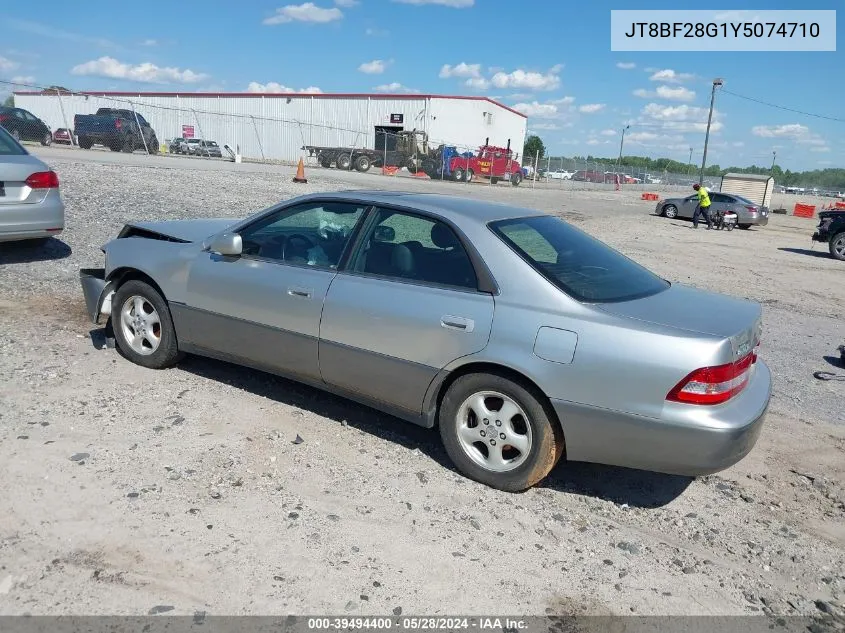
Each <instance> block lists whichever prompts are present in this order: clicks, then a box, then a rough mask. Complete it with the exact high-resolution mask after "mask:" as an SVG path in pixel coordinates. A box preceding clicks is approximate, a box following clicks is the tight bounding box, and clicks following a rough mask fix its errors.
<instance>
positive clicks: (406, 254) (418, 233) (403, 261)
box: [350, 209, 478, 290]
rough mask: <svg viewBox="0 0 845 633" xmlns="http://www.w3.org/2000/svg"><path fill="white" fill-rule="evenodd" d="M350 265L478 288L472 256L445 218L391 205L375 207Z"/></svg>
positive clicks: (365, 270) (366, 270)
mask: <svg viewBox="0 0 845 633" xmlns="http://www.w3.org/2000/svg"><path fill="white" fill-rule="evenodd" d="M377 214H378V217H377V219H376V222H375V224H374V225H373V226H372V227H371V228H370V229H369V231H368V233H367V235H365V236H364V239H363V240H362V244H363V247H362V249H361V251H360V252H359V253H358V255H357V256H356V258H355V261H354V262H353V263H352V265H351V267H350V268H351V269H352V270H354V271H355V272H359V273H365V274H367V273H368V274H371V275H378V276H382V277H391V278H395V279H403V280H408V281H416V282H420V283H430V284H437V285H442V286H452V287H457V288H465V289H473V290H475V289H477V288H478V279H477V277H476V274H475V268H474V267H473V265H472V260H471V259H470V257H469V255H468V254H467V252H466V249H464V247H463V245H462V244H461V241H460V240H459V239H458V236H457V235H456V234H455V232H454V231H453V230H452V229H451V228H450V227H449V226H448V225H447V224H445V223H444V222H441V221H439V220H436V219H434V218H429V217H425V216H421V215H416V214H413V213H406V212H402V211H396V210H393V209H378V211H377Z"/></svg>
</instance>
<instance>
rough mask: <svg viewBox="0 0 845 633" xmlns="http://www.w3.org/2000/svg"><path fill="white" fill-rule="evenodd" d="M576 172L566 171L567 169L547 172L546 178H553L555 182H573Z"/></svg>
mask: <svg viewBox="0 0 845 633" xmlns="http://www.w3.org/2000/svg"><path fill="white" fill-rule="evenodd" d="M574 173H575V172H574V171H566V170H565V169H556V170H555V171H547V172H546V178H553V179H555V180H572V175H573V174H574Z"/></svg>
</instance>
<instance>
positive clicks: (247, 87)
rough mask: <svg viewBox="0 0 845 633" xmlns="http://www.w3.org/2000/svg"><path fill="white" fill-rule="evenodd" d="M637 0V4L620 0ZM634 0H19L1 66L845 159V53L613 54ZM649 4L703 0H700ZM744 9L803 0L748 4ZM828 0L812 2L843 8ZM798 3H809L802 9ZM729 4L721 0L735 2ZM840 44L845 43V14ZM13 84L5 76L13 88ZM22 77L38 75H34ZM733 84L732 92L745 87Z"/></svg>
mask: <svg viewBox="0 0 845 633" xmlns="http://www.w3.org/2000/svg"><path fill="white" fill-rule="evenodd" d="M619 4H621V3H619ZM619 4H611V3H604V2H601V1H600V0H593V1H592V2H572V1H567V2H563V1H560V0H558V1H556V2H542V3H540V2H534V1H531V0H525V1H524V2H517V1H514V0H511V1H505V0H314V1H313V2H305V3H300V2H299V0H292V1H291V3H290V4H285V3H284V2H279V1H278V0H275V1H272V0H248V1H246V2H232V1H231V0H184V1H182V2H173V1H172V0H171V1H169V2H164V1H161V0H147V1H146V2H134V3H131V2H126V3H118V4H115V3H114V2H103V1H101V0H85V2H66V1H65V0H42V1H41V2H40V3H39V4H38V5H37V6H38V10H37V11H33V10H32V5H27V4H26V3H13V4H10V5H9V6H6V7H4V9H3V21H4V23H3V26H2V31H3V34H2V37H0V79H2V80H6V81H16V82H21V83H25V84H33V85H38V86H48V85H62V86H65V87H67V88H69V89H72V90H79V91H86V90H112V91H123V90H132V91H136V90H138V91H168V92H176V91H179V92H183V91H190V92H193V91H205V92H247V91H249V92H291V91H293V92H318V91H319V92H324V93H332V92H366V93H369V92H373V93H375V92H379V93H412V92H420V93H426V94H450V95H481V96H487V97H490V98H493V99H496V100H498V101H500V102H502V103H504V104H506V105H509V106H511V107H514V108H515V109H517V110H519V111H521V112H523V113H525V114H526V115H528V130H529V133H535V134H538V135H539V136H540V137H541V138H542V139H543V141H544V143H545V145H546V146H547V149H548V153H549V154H551V155H566V156H574V155H581V156H586V155H592V156H603V157H615V156H616V155H617V154H618V153H619V145H620V138H621V131H622V129H623V127H624V126H626V125H630V127H629V128H628V129H627V130H626V132H625V139H624V154H626V155H641V156H652V157H670V158H674V159H676V160H678V161H680V162H683V163H686V162H687V161H688V160H689V156H690V148H692V160H693V163H696V164H698V163H700V161H701V153H702V149H703V145H704V130H705V126H706V121H707V111H708V107H709V101H710V90H711V85H712V80H713V78H715V77H719V78H721V79H723V81H724V90H720V91H718V92H717V94H716V104H715V112H714V119H713V124H712V127H711V137H710V144H709V148H708V161H707V162H708V164H720V165H721V166H723V167H726V166H729V165H733V166H746V165H751V164H757V165H763V166H769V165H771V162H772V159H773V152H776V156H774V158H775V159H776V162H777V164H778V165H780V166H781V167H782V168H784V169H792V170H810V169H823V168H827V167H842V168H845V122H842V121H831V120H826V119H823V118H819V117H813V116H808V115H807V114H802V113H798V112H791V111H788V110H783V109H778V108H774V107H770V106H767V105H762V104H759V103H755V102H752V101H749V100H747V99H743V98H740V97H738V96H735V95H742V96H745V97H751V98H754V99H757V100H760V101H765V102H768V103H770V104H775V105H779V106H782V107H784V108H791V109H793V110H798V111H801V112H803V113H809V114H815V115H820V116H827V117H832V118H839V119H845V79H843V78H845V74H843V68H845V64H843V61H845V53H843V52H842V51H841V48H840V51H838V52H709V51H708V52H627V53H625V52H613V51H611V46H610V10H611V9H613V8H626V9H630V6H624V5H623V6H619ZM642 4H643V5H645V6H643V7H642V8H644V9H701V8H708V7H706V5H705V6H704V7H702V5H701V3H700V2H697V3H692V2H687V1H685V0H673V1H672V2H661V1H656V2H654V1H653V2H648V3H642ZM723 4H725V5H728V4H734V6H733V7H732V8H731V10H732V11H736V10H738V9H744V10H749V11H751V10H755V9H756V10H762V9H766V10H771V9H795V8H796V6H797V5H800V4H802V3H794V2H793V3H786V2H783V1H782V0H766V1H764V2H759V1H756V0H754V1H746V2H742V3H738V2H735V3H723ZM842 6H843V5H842V3H841V0H819V1H816V2H814V3H813V7H812V8H813V9H836V8H839V7H842ZM797 8H800V6H799V7H797ZM720 10H725V7H723V6H720V5H719V4H716V5H714V7H713V13H714V15H716V14H718V13H719V12H720ZM839 13H840V15H839V16H838V17H840V21H838V23H837V36H838V37H837V39H838V41H839V42H840V44H839V46H840V47H842V46H845V38H843V37H842V35H843V26H842V22H845V19H842V17H843V15H845V11H840V12H839ZM9 89H10V87H8V86H2V85H0V92H2V91H4V90H5V91H7V92H8V90H9ZM16 89H19V90H22V89H25V88H23V87H18V88H16ZM728 91H729V92H730V93H732V94H728Z"/></svg>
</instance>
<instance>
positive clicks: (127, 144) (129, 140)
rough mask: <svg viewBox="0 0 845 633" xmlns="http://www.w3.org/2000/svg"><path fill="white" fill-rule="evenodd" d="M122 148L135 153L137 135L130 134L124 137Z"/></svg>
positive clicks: (128, 152)
mask: <svg viewBox="0 0 845 633" xmlns="http://www.w3.org/2000/svg"><path fill="white" fill-rule="evenodd" d="M121 150H122V151H124V152H126V153H127V154H131V153H133V152H134V151H135V137H134V136H131V135H130V136H127V137H126V138H125V139H123V147H122V148H121Z"/></svg>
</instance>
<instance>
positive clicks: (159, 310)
mask: <svg viewBox="0 0 845 633" xmlns="http://www.w3.org/2000/svg"><path fill="white" fill-rule="evenodd" d="M112 306H113V309H112V317H111V318H112V328H113V329H114V337H115V341H116V342H117V345H118V347H119V349H120V351H121V352H122V353H123V355H124V356H126V358H128V359H129V360H131V361H132V362H133V363H135V364H137V365H141V366H143V367H149V368H150V369H164V368H165V367H170V366H172V365H175V364H176V363H177V362H178V361H179V359H180V358H181V356H182V355H181V354H180V352H179V346H178V344H177V341H176V330H175V329H174V327H173V320H172V319H171V317H170V309H169V308H168V307H167V302H166V301H165V300H164V297H162V296H161V294H159V292H158V291H157V290H156V289H155V288H153V287H152V286H151V285H149V284H148V283H145V282H143V281H139V280H135V279H133V280H130V281H127V282H126V283H125V284H123V285H122V286H120V287H119V288H118V289H117V292H115V293H114V298H113V300H112Z"/></svg>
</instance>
